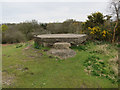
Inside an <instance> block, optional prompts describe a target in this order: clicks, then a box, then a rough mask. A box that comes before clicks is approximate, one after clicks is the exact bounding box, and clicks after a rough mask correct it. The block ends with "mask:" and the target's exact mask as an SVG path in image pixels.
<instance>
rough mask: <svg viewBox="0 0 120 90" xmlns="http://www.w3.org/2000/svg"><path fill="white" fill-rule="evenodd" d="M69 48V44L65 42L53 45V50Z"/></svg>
mask: <svg viewBox="0 0 120 90" xmlns="http://www.w3.org/2000/svg"><path fill="white" fill-rule="evenodd" d="M70 46H71V44H70V43H67V42H57V43H55V44H54V45H53V47H54V48H55V49H69V47H70Z"/></svg>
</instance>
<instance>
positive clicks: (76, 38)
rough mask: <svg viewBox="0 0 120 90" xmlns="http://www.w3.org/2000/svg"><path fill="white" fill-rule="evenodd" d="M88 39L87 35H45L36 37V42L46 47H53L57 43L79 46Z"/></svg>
mask: <svg viewBox="0 0 120 90" xmlns="http://www.w3.org/2000/svg"><path fill="white" fill-rule="evenodd" d="M86 39H87V35H86V34H44V35H37V36H34V41H35V42H36V43H38V44H39V45H44V46H53V44H54V43H56V42H67V43H70V44H72V45H78V44H80V43H82V42H84V41H85V40H86Z"/></svg>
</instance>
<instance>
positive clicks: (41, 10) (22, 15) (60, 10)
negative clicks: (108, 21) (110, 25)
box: [2, 2, 107, 22]
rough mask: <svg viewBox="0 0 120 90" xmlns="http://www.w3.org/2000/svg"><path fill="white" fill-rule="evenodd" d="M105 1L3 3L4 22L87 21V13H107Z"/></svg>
mask: <svg viewBox="0 0 120 90" xmlns="http://www.w3.org/2000/svg"><path fill="white" fill-rule="evenodd" d="M106 4H107V3H104V2H101V3H97V2H96V3H95V2H76V3H75V2H74V3H72V2H51V3H50V2H44V3H43V2H39V3H38V2H37V3H35V2H34V3H25V2H24V3H18V2H16V3H15V2H14V3H3V4H2V5H3V7H2V8H3V9H2V10H3V22H21V21H25V20H32V19H36V20H38V21H39V22H56V21H64V20H66V19H76V20H79V21H85V20H86V19H87V15H89V14H91V13H93V12H96V11H100V12H103V13H104V14H106V12H105V8H106Z"/></svg>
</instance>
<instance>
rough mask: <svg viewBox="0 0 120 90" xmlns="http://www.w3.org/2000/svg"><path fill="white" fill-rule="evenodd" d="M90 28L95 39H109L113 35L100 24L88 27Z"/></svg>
mask: <svg viewBox="0 0 120 90" xmlns="http://www.w3.org/2000/svg"><path fill="white" fill-rule="evenodd" d="M88 30H89V35H90V36H91V37H92V38H93V39H97V40H108V38H109V37H110V36H111V34H110V32H108V31H107V30H103V29H101V28H100V27H98V26H96V27H93V28H91V27H88Z"/></svg>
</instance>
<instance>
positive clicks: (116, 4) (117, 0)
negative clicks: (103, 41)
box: [110, 0, 120, 43]
mask: <svg viewBox="0 0 120 90" xmlns="http://www.w3.org/2000/svg"><path fill="white" fill-rule="evenodd" d="M110 8H111V12H112V14H113V16H115V17H116V18H115V22H116V24H115V27H114V30H113V39H112V42H113V43H114V42H115V37H116V29H117V27H118V24H119V19H120V0H111V2H110Z"/></svg>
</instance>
